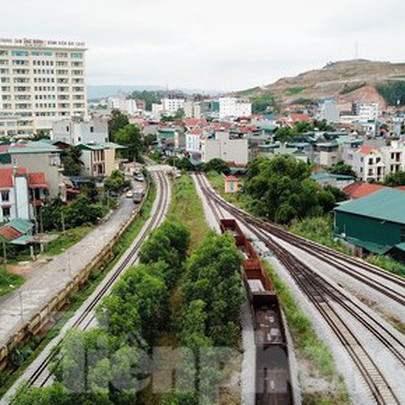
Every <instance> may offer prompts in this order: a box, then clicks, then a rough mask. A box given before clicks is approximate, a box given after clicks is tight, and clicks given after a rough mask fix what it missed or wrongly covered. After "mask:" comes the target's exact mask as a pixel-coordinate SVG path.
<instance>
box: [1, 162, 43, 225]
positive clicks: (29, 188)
mask: <svg viewBox="0 0 405 405" xmlns="http://www.w3.org/2000/svg"><path fill="white" fill-rule="evenodd" d="M48 189H49V185H48V184H47V182H46V179H45V174H44V173H42V172H37V173H27V169H26V168H25V167H19V168H12V167H4V168H1V169H0V222H6V221H9V220H11V219H26V220H32V219H34V218H35V217H36V215H37V207H39V206H41V205H42V203H43V200H44V198H45V194H46V192H45V190H48Z"/></svg>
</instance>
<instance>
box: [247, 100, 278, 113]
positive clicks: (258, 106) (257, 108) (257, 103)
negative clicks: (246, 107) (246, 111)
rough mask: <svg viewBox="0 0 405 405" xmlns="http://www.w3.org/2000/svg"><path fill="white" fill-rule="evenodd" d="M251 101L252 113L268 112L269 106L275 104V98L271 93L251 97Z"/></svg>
mask: <svg viewBox="0 0 405 405" xmlns="http://www.w3.org/2000/svg"><path fill="white" fill-rule="evenodd" d="M251 101H252V112H253V114H262V113H266V112H269V109H270V107H272V106H274V104H275V99H274V96H272V95H263V96H257V97H253V98H252V99H251Z"/></svg>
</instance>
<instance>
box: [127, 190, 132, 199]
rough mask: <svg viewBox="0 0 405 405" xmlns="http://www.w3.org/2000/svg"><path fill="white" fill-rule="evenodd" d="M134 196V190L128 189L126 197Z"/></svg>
mask: <svg viewBox="0 0 405 405" xmlns="http://www.w3.org/2000/svg"><path fill="white" fill-rule="evenodd" d="M133 196H134V193H133V191H132V190H128V191H127V193H126V194H125V197H127V198H132V197H133Z"/></svg>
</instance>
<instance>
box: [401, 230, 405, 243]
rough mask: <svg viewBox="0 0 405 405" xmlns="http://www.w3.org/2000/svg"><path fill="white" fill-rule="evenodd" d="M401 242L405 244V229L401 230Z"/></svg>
mask: <svg viewBox="0 0 405 405" xmlns="http://www.w3.org/2000/svg"><path fill="white" fill-rule="evenodd" d="M401 242H405V228H401Z"/></svg>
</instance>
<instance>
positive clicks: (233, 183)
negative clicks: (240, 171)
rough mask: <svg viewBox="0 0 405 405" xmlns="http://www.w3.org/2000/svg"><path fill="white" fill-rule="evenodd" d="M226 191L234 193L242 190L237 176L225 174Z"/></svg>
mask: <svg viewBox="0 0 405 405" xmlns="http://www.w3.org/2000/svg"><path fill="white" fill-rule="evenodd" d="M224 187H225V193H228V194H233V193H237V192H238V191H239V190H240V181H239V179H238V178H237V177H236V176H233V175H229V176H224Z"/></svg>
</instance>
